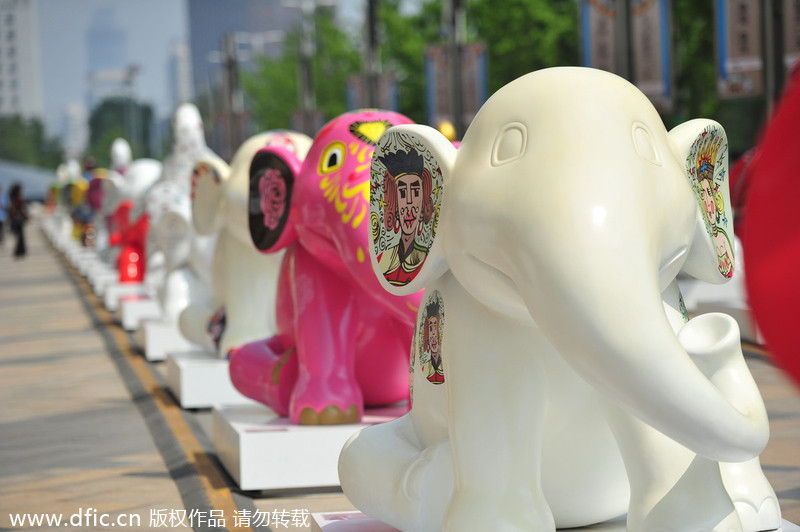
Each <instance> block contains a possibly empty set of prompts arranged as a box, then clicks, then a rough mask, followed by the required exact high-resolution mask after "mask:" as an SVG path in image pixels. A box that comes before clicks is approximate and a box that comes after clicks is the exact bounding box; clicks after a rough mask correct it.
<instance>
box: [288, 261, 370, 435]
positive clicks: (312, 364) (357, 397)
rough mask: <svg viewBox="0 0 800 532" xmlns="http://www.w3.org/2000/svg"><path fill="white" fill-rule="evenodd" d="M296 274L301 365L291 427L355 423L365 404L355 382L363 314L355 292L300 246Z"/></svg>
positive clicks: (294, 266) (293, 277)
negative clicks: (356, 358) (356, 356)
mask: <svg viewBox="0 0 800 532" xmlns="http://www.w3.org/2000/svg"><path fill="white" fill-rule="evenodd" d="M291 269H292V270H291V274H290V275H291V285H292V286H291V290H292V292H293V299H294V301H295V302H296V304H295V309H294V337H295V339H296V342H297V360H298V364H299V366H298V370H299V376H298V379H297V383H296V384H295V387H294V391H293V392H292V398H291V404H290V406H289V415H290V418H291V420H292V423H298V424H301V425H331V424H339V423H356V422H358V421H359V420H360V419H361V416H362V415H363V410H364V399H363V396H362V393H361V389H360V388H359V386H358V383H357V382H356V379H355V368H354V365H355V347H356V337H357V334H358V324H359V320H358V318H359V315H358V309H357V306H356V298H355V296H354V294H353V287H352V286H351V285H350V283H348V282H346V281H345V280H344V279H342V278H341V277H339V276H338V275H336V274H335V273H332V272H331V271H330V270H329V269H327V268H326V267H325V266H324V265H323V264H321V263H320V262H319V261H318V260H317V259H315V258H314V257H313V256H312V255H310V254H309V252H308V251H306V250H305V249H303V248H302V247H299V246H298V247H297V248H296V253H295V255H294V260H293V261H292V263H291Z"/></svg>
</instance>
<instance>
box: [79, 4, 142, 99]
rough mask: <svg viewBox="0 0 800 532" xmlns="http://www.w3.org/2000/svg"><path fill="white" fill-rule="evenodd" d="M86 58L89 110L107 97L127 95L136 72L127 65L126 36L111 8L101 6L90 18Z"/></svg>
mask: <svg viewBox="0 0 800 532" xmlns="http://www.w3.org/2000/svg"><path fill="white" fill-rule="evenodd" d="M86 58H87V66H88V67H89V78H88V79H89V90H88V94H87V98H88V101H87V102H86V103H87V107H88V108H90V109H91V108H92V107H94V106H95V105H97V103H98V102H100V101H101V100H103V99H104V98H107V97H109V96H133V95H132V94H129V92H130V91H131V90H132V84H133V82H134V81H135V77H136V70H138V69H136V68H135V67H134V70H131V65H129V64H128V36H127V33H126V31H125V29H124V28H123V27H122V26H121V25H120V24H119V23H118V21H117V19H116V9H115V6H114V5H108V6H104V7H102V8H100V9H98V10H97V11H95V12H94V13H93V15H92V19H91V23H90V25H89V29H88V31H87V32H86Z"/></svg>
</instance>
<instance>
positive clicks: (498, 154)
mask: <svg viewBox="0 0 800 532" xmlns="http://www.w3.org/2000/svg"><path fill="white" fill-rule="evenodd" d="M527 145H528V129H527V128H526V127H525V125H524V124H521V123H519V122H511V123H510V124H506V126H505V127H504V128H503V129H502V130H501V131H500V133H499V134H498V135H497V137H496V138H495V139H494V146H493V147H492V161H491V162H492V166H502V165H504V164H508V163H510V162H512V161H516V160H517V159H519V158H520V157H522V156H523V155H524V154H525V149H526V148H527Z"/></svg>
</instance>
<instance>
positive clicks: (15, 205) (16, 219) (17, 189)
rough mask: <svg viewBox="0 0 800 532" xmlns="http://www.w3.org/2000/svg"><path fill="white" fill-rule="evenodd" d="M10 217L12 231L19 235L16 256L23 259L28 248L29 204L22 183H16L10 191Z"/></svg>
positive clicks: (15, 250)
mask: <svg viewBox="0 0 800 532" xmlns="http://www.w3.org/2000/svg"><path fill="white" fill-rule="evenodd" d="M8 219H9V220H10V222H11V232H12V233H13V234H14V235H15V236H16V237H17V245H16V246H15V247H14V258H15V259H21V258H23V257H24V256H25V254H26V253H27V252H28V250H27V249H26V247H25V223H26V222H27V221H28V205H27V204H26V203H25V196H23V195H22V185H20V184H19V183H14V184H13V185H11V190H9V191H8Z"/></svg>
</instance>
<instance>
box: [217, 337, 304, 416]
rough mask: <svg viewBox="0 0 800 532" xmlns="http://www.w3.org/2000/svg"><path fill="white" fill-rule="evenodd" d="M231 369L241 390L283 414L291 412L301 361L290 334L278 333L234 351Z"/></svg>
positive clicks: (233, 381)
mask: <svg viewBox="0 0 800 532" xmlns="http://www.w3.org/2000/svg"><path fill="white" fill-rule="evenodd" d="M229 372H230V376H231V382H232V383H233V385H234V387H235V388H236V389H237V390H238V391H239V393H241V394H242V395H244V396H245V397H249V398H250V399H253V400H254V401H258V402H260V403H263V404H265V405H267V406H268V407H270V408H272V409H273V410H274V411H275V412H276V413H277V414H279V415H281V416H287V415H288V414H289V400H290V398H291V394H292V390H293V389H294V385H295V383H296V382H297V375H298V364H297V354H296V350H295V346H294V345H292V344H291V342H290V340H289V338H288V337H286V336H283V335H276V336H273V337H271V338H267V339H266V340H259V341H258V342H251V343H248V344H244V345H242V346H240V347H238V348H236V349H234V350H232V351H231V353H230V366H229Z"/></svg>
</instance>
